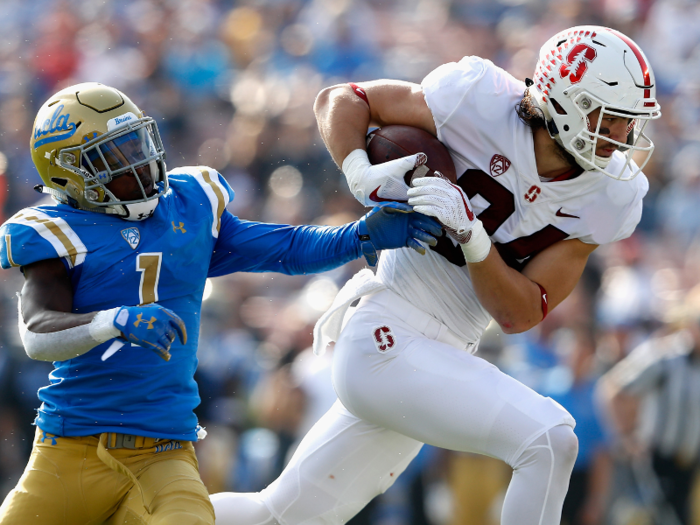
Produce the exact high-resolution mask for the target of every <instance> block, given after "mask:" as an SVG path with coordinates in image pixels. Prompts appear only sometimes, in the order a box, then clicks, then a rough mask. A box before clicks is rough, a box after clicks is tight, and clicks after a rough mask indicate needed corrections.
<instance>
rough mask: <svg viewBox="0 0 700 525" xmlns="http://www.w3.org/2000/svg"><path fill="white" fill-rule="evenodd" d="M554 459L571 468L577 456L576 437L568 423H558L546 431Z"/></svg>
mask: <svg viewBox="0 0 700 525" xmlns="http://www.w3.org/2000/svg"><path fill="white" fill-rule="evenodd" d="M547 434H548V437H549V442H550V446H551V447H552V453H553V454H554V458H555V461H557V462H558V463H560V464H561V465H567V466H570V467H571V468H573V466H574V463H575V462H576V457H577V456H578V438H577V437H576V434H575V433H574V429H573V428H571V427H570V426H569V425H558V426H556V427H554V428H551V429H549V430H548V431H547Z"/></svg>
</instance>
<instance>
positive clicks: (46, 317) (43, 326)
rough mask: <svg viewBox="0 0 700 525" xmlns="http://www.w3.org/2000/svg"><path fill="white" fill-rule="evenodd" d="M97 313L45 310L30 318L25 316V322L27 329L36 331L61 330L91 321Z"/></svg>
mask: <svg viewBox="0 0 700 525" xmlns="http://www.w3.org/2000/svg"><path fill="white" fill-rule="evenodd" d="M95 313H96V312H90V313H87V314H72V313H69V312H56V311H52V310H44V311H42V312H37V313H34V314H33V315H32V316H31V317H29V318H26V316H25V322H26V326H27V329H29V330H31V331H32V332H35V333H49V332H59V331H61V330H67V329H69V328H75V327H76V326H82V325H86V324H88V323H90V322H91V321H92V319H93V318H94V317H95Z"/></svg>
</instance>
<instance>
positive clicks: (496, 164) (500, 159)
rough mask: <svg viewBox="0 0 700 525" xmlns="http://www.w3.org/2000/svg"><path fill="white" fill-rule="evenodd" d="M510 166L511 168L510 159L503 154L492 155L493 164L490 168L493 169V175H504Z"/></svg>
mask: <svg viewBox="0 0 700 525" xmlns="http://www.w3.org/2000/svg"><path fill="white" fill-rule="evenodd" d="M508 168H510V161H509V160H508V159H507V158H506V157H504V156H503V155H499V154H498V153H496V154H495V155H494V156H493V157H491V165H490V166H489V170H490V171H491V176H492V177H498V176H499V175H503V174H504V173H505V172H506V171H508Z"/></svg>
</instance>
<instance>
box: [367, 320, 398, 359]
mask: <svg viewBox="0 0 700 525" xmlns="http://www.w3.org/2000/svg"><path fill="white" fill-rule="evenodd" d="M372 336H373V340H374V346H376V347H377V352H379V353H381V354H383V353H385V352H388V351H389V350H391V349H392V348H394V346H395V345H396V337H395V336H394V334H393V333H392V332H391V328H389V327H388V326H379V327H377V328H375V329H374V330H373V331H372Z"/></svg>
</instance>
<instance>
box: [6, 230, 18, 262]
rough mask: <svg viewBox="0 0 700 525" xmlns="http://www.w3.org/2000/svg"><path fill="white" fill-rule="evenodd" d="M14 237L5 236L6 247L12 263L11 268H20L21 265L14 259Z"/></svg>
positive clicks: (8, 258)
mask: <svg viewBox="0 0 700 525" xmlns="http://www.w3.org/2000/svg"><path fill="white" fill-rule="evenodd" d="M11 239H12V236H11V235H10V234H7V235H5V247H6V248H7V260H8V261H9V263H10V266H19V264H16V263H15V261H14V260H13V259H12V240H11Z"/></svg>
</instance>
